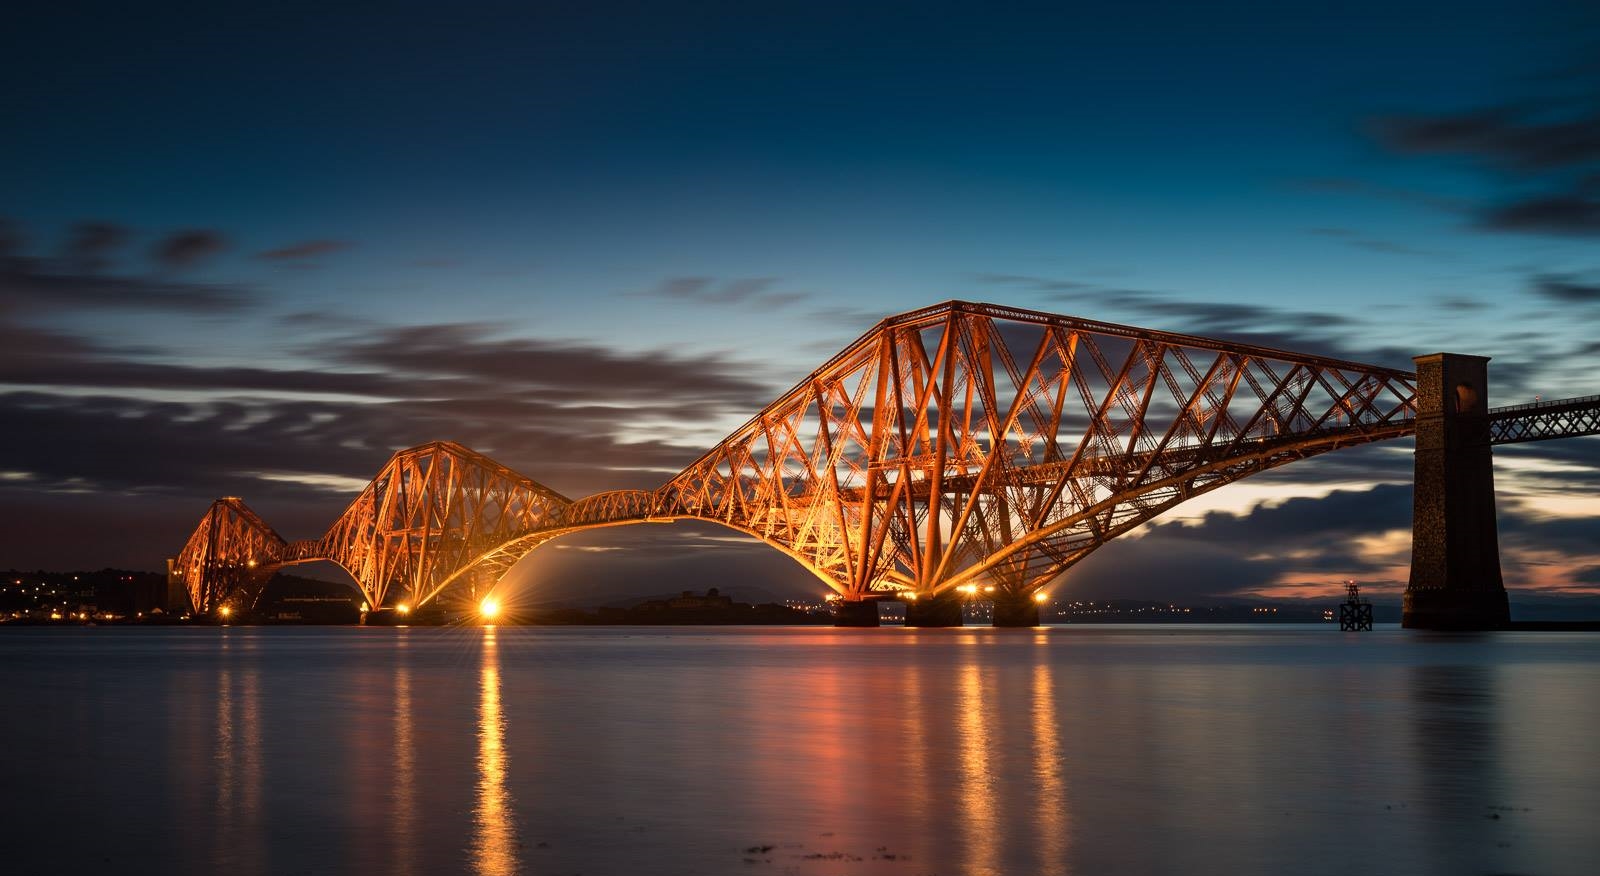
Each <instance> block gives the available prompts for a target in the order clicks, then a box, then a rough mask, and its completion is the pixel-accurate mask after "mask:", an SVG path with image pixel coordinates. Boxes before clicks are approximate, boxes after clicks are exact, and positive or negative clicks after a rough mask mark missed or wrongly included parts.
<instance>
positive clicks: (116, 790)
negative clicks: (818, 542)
mask: <svg viewBox="0 0 1600 876" xmlns="http://www.w3.org/2000/svg"><path fill="white" fill-rule="evenodd" d="M0 690H3V691H5V692H6V696H7V700H8V706H9V707H10V708H8V710H7V712H6V717H5V718H4V719H3V720H0V746H3V750H4V751H6V752H8V753H9V754H11V755H12V756H10V757H7V758H3V759H0V788H4V789H5V790H6V793H4V794H0V823H4V824H6V825H7V826H8V834H9V835H10V836H13V837H22V838H26V840H25V841H20V842H13V843H12V844H11V847H10V848H9V849H8V852H7V854H8V856H9V857H8V866H7V868H6V869H7V872H53V873H74V872H77V873H104V872H119V873H210V872H233V873H241V874H251V873H276V872H296V871H306V872H319V873H321V872H350V873H357V872H380V871H381V872H392V873H399V874H408V873H474V874H507V873H519V872H529V873H533V872H539V873H544V872H549V873H562V872H590V873H662V874H678V873H683V874H687V873H746V872H772V873H794V874H802V876H804V874H845V873H862V874H907V876H912V874H920V873H945V874H950V873H972V874H990V873H1025V874H1035V873H1037V874H1045V876H1070V874H1094V873H1102V872H1109V871H1113V870H1116V871H1122V872H1139V873H1281V872H1296V873H1343V872H1349V871H1350V870H1351V869H1352V868H1354V869H1358V870H1361V871H1362V872H1371V873H1438V874H1455V873H1475V872H1485V873H1487V872H1537V873H1549V874H1569V873H1570V874H1578V873H1588V872H1590V870H1591V864H1592V862H1593V861H1594V860H1597V859H1600V838H1597V835H1600V834H1597V832H1596V831H1594V830H1593V827H1592V825H1593V821H1594V819H1595V817H1596V816H1597V815H1600V697H1596V696H1595V695H1594V692H1595V691H1596V690H1600V636H1596V635H1592V634H1576V633H1575V634H1497V635H1488V636H1425V635H1413V634H1408V633H1403V632H1400V631H1393V630H1391V631H1379V632H1376V633H1372V634H1363V635H1361V636H1341V635H1340V634H1338V633H1333V632H1330V631H1327V630H1325V629H1313V630H1304V631H1290V630H1283V629H1270V630H1269V629H1261V628H1254V629H1200V628H1160V629H1114V628H1091V629H1085V628H1058V629H1045V630H1037V631H1029V630H1009V631H1008V630H991V629H958V630H899V629H882V630H832V629H683V628H678V629H671V628H651V629H640V628H633V629H525V628H506V627H502V628H499V629H494V628H472V629H455V630H443V629H424V628H413V629H266V628H258V629H252V628H242V627H236V628H231V629H227V630H215V629H207V630H200V629H196V630H187V629H178V630H134V629H99V630H4V631H0ZM1352 844H1353V845H1354V846H1355V847H1356V848H1358V849H1360V850H1361V857H1360V858H1359V859H1357V860H1355V861H1352V860H1351V859H1350V858H1349V857H1347V851H1348V848H1349V847H1350V846H1351V845H1352ZM63 850H68V853H63Z"/></svg>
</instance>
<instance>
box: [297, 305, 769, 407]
mask: <svg viewBox="0 0 1600 876" xmlns="http://www.w3.org/2000/svg"><path fill="white" fill-rule="evenodd" d="M492 332H493V327H491V326H485V325H476V324H455V325H427V326H408V327H404V328H391V329H384V330H381V331H378V332H375V333H371V334H367V335H358V336H352V337H349V338H346V339H343V340H342V341H341V342H339V343H336V344H332V345H330V347H329V348H330V349H334V350H337V352H336V353H334V354H333V355H334V356H335V357H336V358H337V360H339V361H341V362H344V363H348V364H352V365H360V366H369V367H377V368H382V369H385V370H389V371H393V372H395V373H400V374H414V373H425V374H430V375H448V376H455V377H462V378H469V379H473V380H484V381H490V382H491V383H492V384H493V385H523V386H530V387H531V386H538V387H545V388H549V389H556V390H564V391H566V392H568V393H571V394H572V395H573V396H574V397H584V398H594V399H604V400H606V401H608V402H625V401H637V400H641V399H660V398H663V397H666V398H671V399H673V400H675V401H678V402H682V403H693V402H696V401H714V402H719V403H723V404H729V405H734V406H737V407H741V408H744V409H746V410H748V411H749V412H750V413H755V411H757V410H759V409H760V408H762V407H764V406H765V405H766V404H767V403H768V402H770V401H772V399H773V398H776V394H775V392H774V390H773V389H772V388H770V387H768V386H766V385H764V384H761V383H757V382H755V381H753V380H750V379H748V378H746V377H744V376H742V375H744V374H748V373H750V371H751V370H752V369H750V368H749V367H747V366H740V365H734V364H732V363H729V362H727V361H724V360H722V359H719V358H717V357H705V358H696V359H689V358H682V357H677V356H672V355H670V354H667V353H663V352H644V353H619V352H615V351H613V350H610V349H606V348H603V347H600V346H595V345H591V344H580V343H573V342H563V341H545V340H534V339H505V340H497V339H494V338H493V337H492Z"/></svg>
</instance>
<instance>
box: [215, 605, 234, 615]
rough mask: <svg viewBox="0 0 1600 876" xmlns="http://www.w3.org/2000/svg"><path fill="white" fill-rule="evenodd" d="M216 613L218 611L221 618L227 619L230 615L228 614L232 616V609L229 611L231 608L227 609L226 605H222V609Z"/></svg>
mask: <svg viewBox="0 0 1600 876" xmlns="http://www.w3.org/2000/svg"><path fill="white" fill-rule="evenodd" d="M217 611H218V612H219V613H220V614H221V615H222V616H223V617H227V616H228V615H230V614H233V609H231V608H229V607H228V606H226V605H224V606H223V607H221V608H219V609H217Z"/></svg>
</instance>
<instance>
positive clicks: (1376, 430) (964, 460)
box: [654, 302, 1416, 598]
mask: <svg viewBox="0 0 1600 876" xmlns="http://www.w3.org/2000/svg"><path fill="white" fill-rule="evenodd" d="M1415 397H1416V387H1415V377H1414V375H1413V374H1411V373H1409V372H1403V371H1395V370H1390V369H1383V368H1376V367H1373V366H1369V365H1362V364H1359V363H1353V362H1344V361H1338V360H1333V359H1326V358H1320V357H1313V356H1304V355H1299V354H1295V353H1287V352H1283V351H1278V350H1270V349H1265V348H1261V347H1253V346H1248V345H1241V344H1230V343H1225V342H1221V341H1215V340H1211V339H1207V338H1199V337H1192V336H1186V335H1176V334H1170V333H1165V332H1156V331H1150V330H1146V329H1138V328H1131V327H1127V326H1118V325H1111V324H1107V323H1099V322H1093V321H1089V320H1083V319H1076V318H1073V317H1065V316H1055V315H1051V314H1044V313H1035V312H1031V311H1024V310H1016V309H1012V308H1004V307H995V306H992V305H983V304H967V303H962V302H952V303H949V304H945V305H941V306H938V307H933V308H928V309H926V310H921V311H915V312H912V313H907V314H903V315H901V316H898V317H893V318H891V319H888V320H885V321H884V322H882V323H880V324H879V325H878V327H877V328H875V329H874V330H873V331H872V332H870V333H868V334H867V335H865V336H864V337H862V338H861V339H860V340H858V341H857V342H856V343H854V344H852V345H851V346H850V347H849V348H848V349H846V350H845V351H844V352H843V353H841V354H839V355H838V356H836V357H835V358H834V359H833V360H832V361H830V362H828V363H827V364H825V365H824V366H822V368H820V369H818V370H817V371H816V372H814V373H813V374H812V375H811V376H810V377H808V378H807V379H806V380H805V381H803V382H802V383H801V384H800V385H798V386H796V387H795V388H794V389H793V390H791V391H790V392H789V393H788V394H787V395H785V396H784V397H783V398H781V399H779V400H778V401H777V402H775V403H774V404H772V405H771V406H769V407H768V408H767V409H766V410H765V411H763V412H762V413H761V414H760V415H758V416H757V417H756V418H755V419H753V420H751V421H750V422H749V423H747V424H745V425H744V426H743V427H742V428H741V429H739V430H738V431H737V432H735V433H734V434H733V435H731V436H730V437H729V438H728V439H726V440H725V441H723V442H722V443H721V444H719V445H718V446H717V447H715V448H713V449H712V450H711V452H709V453H707V454H706V455H705V456H704V457H702V458H701V459H700V460H699V461H697V462H696V463H695V464H694V465H692V466H690V467H689V468H688V469H686V470H685V471H684V472H683V473H682V474H680V475H679V476H678V477H676V478H674V479H673V480H672V482H670V483H669V484H667V485H666V486H665V487H663V488H662V489H661V490H660V491H659V492H660V497H659V498H660V502H659V504H658V505H657V506H656V508H655V509H654V511H655V513H657V514H660V515H666V516H685V517H697V518H702V519H709V520H716V521H718V522H721V523H724V524H726V525H728V526H731V527H734V528H736V529H739V530H742V531H745V532H749V533H751V534H753V535H756V536H758V537H760V538H762V539H765V540H767V541H769V542H771V543H773V544H775V545H777V546H779V547H781V548H783V549H784V550H785V551H787V552H788V553H790V554H791V555H792V556H795V557H796V558H797V559H799V560H801V562H803V563H805V564H806V565H807V566H808V567H809V568H811V569H812V571H814V572H815V573H816V574H817V575H818V576H819V577H821V578H823V580H825V581H827V582H828V583H829V584H830V585H832V586H833V587H834V588H835V589H836V590H838V591H839V592H840V593H842V594H844V595H845V596H846V597H847V598H862V597H865V596H867V595H869V594H870V593H871V592H873V591H877V590H901V589H904V590H911V591H915V592H917V593H919V594H937V593H939V592H942V591H945V590H948V589H950V588H954V587H958V586H961V585H963V584H967V583H971V582H974V581H976V580H979V579H981V580H983V581H985V582H986V583H989V584H993V585H995V586H997V587H998V588H1000V589H1002V590H1003V591H1006V592H1009V593H1011V594H1013V595H1016V594H1021V593H1025V592H1027V591H1030V590H1034V589H1037V588H1038V587H1040V586H1042V585H1043V584H1045V583H1046V582H1048V581H1049V580H1051V579H1053V578H1054V577H1056V576H1057V575H1059V574H1060V573H1061V572H1062V571H1064V570H1065V569H1066V568H1068V567H1069V566H1071V565H1072V564H1074V563H1076V562H1078V561H1079V560H1081V559H1082V558H1083V557H1085V556H1086V555H1088V554H1089V553H1090V552H1091V551H1093V550H1094V549H1095V548H1097V547H1099V546H1100V545H1102V544H1104V543H1105V542H1106V541H1108V540H1109V539H1111V538H1114V537H1115V536H1117V535H1119V534H1121V533H1123V532H1126V531H1128V530H1129V529H1132V528H1134V527H1136V526H1138V525H1139V524H1141V523H1143V522H1145V521H1147V520H1149V519H1150V518H1152V517H1154V516H1156V515H1157V514H1160V513H1161V512H1162V511H1165V510H1167V509H1168V508H1171V507H1172V506H1174V505H1176V504H1178V503H1179V502H1182V501H1184V500H1185V499H1188V498H1191V497H1193V496H1196V495H1199V494H1200V493H1203V492H1206V491H1208V490H1211V489H1215V488H1217V487H1219V486H1222V485H1224V484H1227V483H1231V482H1232V481H1235V480H1237V479H1239V478H1241V477H1245V476H1247V475H1250V474H1253V473H1255V472H1259V471H1264V470H1266V469H1269V468H1273V467H1275V466H1279V465H1283V464H1285V463H1288V462H1292V461H1294V460H1297V459H1303V458H1305V457H1308V456H1312V455H1315V454H1318V453H1323V452H1326V451H1329V450H1334V449H1337V448H1340V447H1346V446H1350V445H1353V444H1361V443H1366V442H1371V441H1378V440H1383V439H1386V438H1394V437H1397V436H1401V435H1406V434H1410V433H1411V432H1412V431H1414V417H1415V408H1416V406H1415Z"/></svg>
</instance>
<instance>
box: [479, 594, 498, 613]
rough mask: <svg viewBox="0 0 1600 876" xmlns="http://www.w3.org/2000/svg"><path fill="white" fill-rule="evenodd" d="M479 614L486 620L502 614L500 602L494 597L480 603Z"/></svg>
mask: <svg viewBox="0 0 1600 876" xmlns="http://www.w3.org/2000/svg"><path fill="white" fill-rule="evenodd" d="M478 613H479V614H481V615H483V616H484V617H486V618H493V617H494V616H495V615H497V614H499V613H500V601H499V600H497V599H495V598H494V597H492V596H491V597H489V598H487V599H485V600H484V601H482V602H480V603H478Z"/></svg>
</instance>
